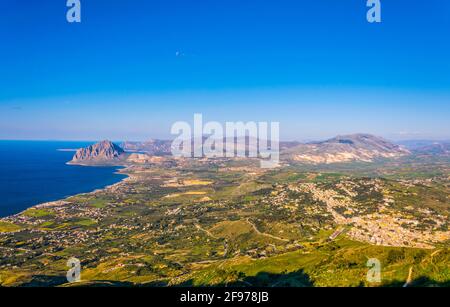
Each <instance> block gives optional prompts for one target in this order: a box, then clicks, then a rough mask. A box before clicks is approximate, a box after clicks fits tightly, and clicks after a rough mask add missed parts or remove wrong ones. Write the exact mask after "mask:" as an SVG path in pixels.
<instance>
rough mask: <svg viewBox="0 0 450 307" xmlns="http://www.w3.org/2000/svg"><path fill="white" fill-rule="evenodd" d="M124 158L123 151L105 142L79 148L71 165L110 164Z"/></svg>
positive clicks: (109, 142)
mask: <svg viewBox="0 0 450 307" xmlns="http://www.w3.org/2000/svg"><path fill="white" fill-rule="evenodd" d="M125 158H126V154H125V151H124V150H123V149H122V148H121V147H119V146H117V145H116V144H114V143H112V142H111V141H108V140H105V141H102V142H99V143H96V144H94V145H91V146H89V147H86V148H80V149H78V150H77V152H76V153H75V155H74V156H73V159H72V161H70V162H69V163H71V164H85V163H87V164H90V163H110V162H118V161H122V160H124V159H125Z"/></svg>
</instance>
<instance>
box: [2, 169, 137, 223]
mask: <svg viewBox="0 0 450 307" xmlns="http://www.w3.org/2000/svg"><path fill="white" fill-rule="evenodd" d="M69 163H70V162H67V163H66V164H68V165H78V166H85V167H112V166H113V165H89V164H86V165H83V164H78V163H70V164H69ZM115 166H117V167H122V168H120V169H118V170H116V171H115V172H113V174H117V175H124V176H125V177H124V178H122V179H121V180H120V181H118V182H116V183H113V184H109V185H106V186H104V187H103V188H98V189H94V190H92V191H89V192H82V193H76V194H73V195H68V196H66V197H64V198H61V199H57V200H54V201H49V202H43V203H38V204H35V205H32V206H30V207H28V208H26V209H25V210H22V211H20V212H18V213H16V214H11V215H8V216H4V217H1V218H0V221H7V220H8V219H9V218H12V217H17V216H20V215H22V214H23V213H24V212H26V211H27V210H30V209H43V208H54V207H61V206H64V205H66V204H68V203H70V202H68V201H67V199H69V198H71V197H76V196H78V195H89V194H96V193H99V192H103V191H107V190H110V189H113V188H115V187H116V186H119V185H123V184H124V183H125V182H126V181H129V180H132V175H131V174H129V173H128V172H126V171H127V170H128V169H129V166H124V165H115Z"/></svg>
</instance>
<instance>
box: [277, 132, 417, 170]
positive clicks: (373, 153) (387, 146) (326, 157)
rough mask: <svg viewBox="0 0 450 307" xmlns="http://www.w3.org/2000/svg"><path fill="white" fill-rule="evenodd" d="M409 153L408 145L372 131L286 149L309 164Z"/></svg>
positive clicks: (294, 156)
mask: <svg viewBox="0 0 450 307" xmlns="http://www.w3.org/2000/svg"><path fill="white" fill-rule="evenodd" d="M409 154H410V152H409V151H408V150H407V149H405V148H403V147H401V146H399V145H396V144H393V143H391V142H389V141H387V140H385V139H383V138H380V137H376V136H373V135H370V134H352V135H343V136H337V137H335V138H332V139H329V140H326V141H322V142H312V143H307V144H300V145H298V146H294V147H292V148H289V149H287V150H285V151H284V152H283V155H284V156H285V157H286V158H288V159H290V160H294V161H298V162H303V163H310V164H330V163H340V162H352V161H360V162H373V161H374V160H375V159H379V158H398V157H402V156H405V155H409Z"/></svg>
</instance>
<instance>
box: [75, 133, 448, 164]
mask: <svg viewBox="0 0 450 307" xmlns="http://www.w3.org/2000/svg"><path fill="white" fill-rule="evenodd" d="M241 141H242V140H241ZM247 141H248V139H247ZM171 144H172V141H171V140H149V141H146V142H123V143H121V145H120V146H119V145H116V144H114V143H112V142H110V141H107V140H105V141H102V142H100V143H97V144H95V145H91V146H89V147H87V148H82V149H79V150H77V152H76V153H75V155H74V157H73V160H72V161H71V162H69V163H71V164H123V163H124V162H127V163H139V164H145V163H153V162H158V161H161V157H164V156H170V155H171ZM409 145H410V146H409V147H410V148H411V149H407V148H406V146H404V145H399V144H394V143H392V142H390V141H387V140H385V139H383V138H380V137H377V136H373V135H370V134H352V135H343V136H337V137H335V138H332V139H329V140H326V141H321V142H310V143H299V142H280V151H281V157H282V159H283V160H287V161H294V162H299V163H307V164H331V163H343V162H353V161H360V162H373V161H375V160H376V159H381V158H385V159H395V158H399V157H404V156H408V155H417V156H427V155H439V156H450V142H449V143H438V142H431V141H429V142H425V141H420V142H413V143H411V144H409ZM245 149H246V150H248V149H249V145H246V148H245Z"/></svg>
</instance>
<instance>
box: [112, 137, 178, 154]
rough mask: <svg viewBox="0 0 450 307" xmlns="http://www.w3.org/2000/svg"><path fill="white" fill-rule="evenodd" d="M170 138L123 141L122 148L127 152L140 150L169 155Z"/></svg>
mask: <svg viewBox="0 0 450 307" xmlns="http://www.w3.org/2000/svg"><path fill="white" fill-rule="evenodd" d="M171 145H172V141H170V140H154V139H151V140H148V141H145V142H123V143H122V144H121V146H122V148H123V149H124V150H125V151H127V152H141V153H147V154H150V155H156V156H166V155H171Z"/></svg>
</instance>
